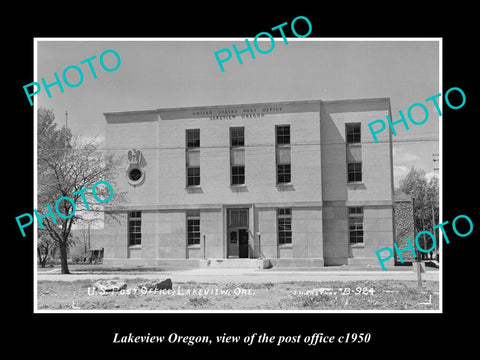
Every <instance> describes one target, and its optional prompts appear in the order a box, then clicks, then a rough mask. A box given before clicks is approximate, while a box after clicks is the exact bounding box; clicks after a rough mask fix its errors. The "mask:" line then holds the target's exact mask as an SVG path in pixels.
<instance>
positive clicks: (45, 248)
mask: <svg viewBox="0 0 480 360" xmlns="http://www.w3.org/2000/svg"><path fill="white" fill-rule="evenodd" d="M55 249H56V244H55V241H54V240H53V239H52V238H51V237H50V235H48V233H47V232H45V231H43V230H41V231H39V233H38V242H37V255H38V262H39V263H40V266H41V267H42V268H44V267H45V265H46V264H47V260H48V258H49V257H50V256H52V255H53V252H54V251H55Z"/></svg>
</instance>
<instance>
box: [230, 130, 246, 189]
mask: <svg viewBox="0 0 480 360" xmlns="http://www.w3.org/2000/svg"><path fill="white" fill-rule="evenodd" d="M244 146H245V128H243V127H235V128H230V184H231V185H243V184H245V148H244Z"/></svg>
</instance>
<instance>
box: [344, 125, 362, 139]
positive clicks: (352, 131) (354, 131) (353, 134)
mask: <svg viewBox="0 0 480 360" xmlns="http://www.w3.org/2000/svg"><path fill="white" fill-rule="evenodd" d="M346 134H347V143H348V144H352V143H359V142H360V140H361V136H360V134H361V133H360V124H346Z"/></svg>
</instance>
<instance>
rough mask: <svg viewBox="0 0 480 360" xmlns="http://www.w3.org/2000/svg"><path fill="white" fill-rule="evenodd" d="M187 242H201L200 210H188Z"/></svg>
mask: <svg viewBox="0 0 480 360" xmlns="http://www.w3.org/2000/svg"><path fill="white" fill-rule="evenodd" d="M187 244H188V245H199V244H200V211H199V210H188V211H187Z"/></svg>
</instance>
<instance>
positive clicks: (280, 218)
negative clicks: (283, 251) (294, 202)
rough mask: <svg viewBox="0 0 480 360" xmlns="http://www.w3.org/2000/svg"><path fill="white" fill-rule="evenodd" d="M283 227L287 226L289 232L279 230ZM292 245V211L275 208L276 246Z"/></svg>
mask: <svg viewBox="0 0 480 360" xmlns="http://www.w3.org/2000/svg"><path fill="white" fill-rule="evenodd" d="M285 225H288V226H289V230H285V228H283V229H280V227H281V226H283V227H284V226H285ZM292 243H293V242H292V209H291V208H277V244H278V246H285V245H286V246H289V245H290V246H291V245H292Z"/></svg>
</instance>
